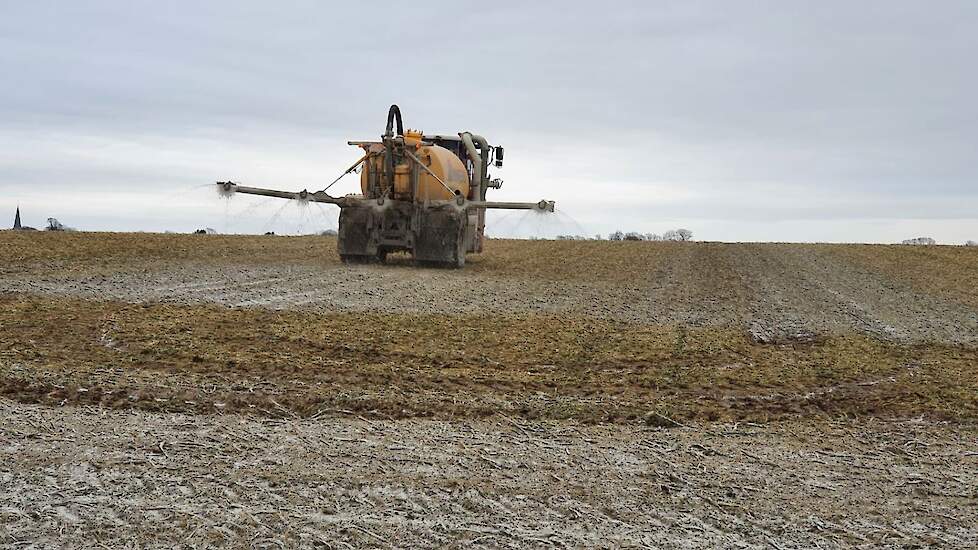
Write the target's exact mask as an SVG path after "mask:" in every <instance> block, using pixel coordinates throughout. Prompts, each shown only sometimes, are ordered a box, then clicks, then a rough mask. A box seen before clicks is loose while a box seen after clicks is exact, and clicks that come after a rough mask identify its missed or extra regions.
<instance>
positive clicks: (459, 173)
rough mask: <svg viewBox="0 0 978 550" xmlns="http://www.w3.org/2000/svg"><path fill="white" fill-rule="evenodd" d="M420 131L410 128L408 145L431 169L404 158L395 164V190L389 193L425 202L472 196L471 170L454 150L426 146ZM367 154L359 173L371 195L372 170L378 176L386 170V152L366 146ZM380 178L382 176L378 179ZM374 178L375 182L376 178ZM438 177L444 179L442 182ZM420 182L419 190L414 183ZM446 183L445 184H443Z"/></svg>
mask: <svg viewBox="0 0 978 550" xmlns="http://www.w3.org/2000/svg"><path fill="white" fill-rule="evenodd" d="M420 136H421V134H420V133H419V134H417V138H414V139H412V138H413V136H412V135H411V133H410V131H409V132H408V133H406V134H405V136H404V141H405V146H408V147H411V148H412V149H413V151H412V153H413V154H414V156H415V157H417V158H418V160H420V161H421V163H422V164H424V166H425V167H426V168H427V169H428V170H430V171H431V173H429V172H428V170H425V169H423V168H421V167H420V166H418V165H417V164H416V163H414V162H413V161H411V160H410V159H404V160H403V161H402V162H400V163H399V164H396V165H395V166H394V189H393V190H392V192H391V193H390V195H388V196H389V197H390V198H392V199H395V200H408V201H410V200H413V201H415V202H424V201H428V200H433V201H437V200H450V199H453V198H455V195H457V194H458V195H461V196H463V197H468V196H469V172H468V170H466V168H465V164H463V163H462V161H461V160H460V159H459V158H458V156H456V155H455V154H454V153H452V152H451V151H449V150H448V149H445V148H444V147H439V146H438V145H424V144H422V143H421V139H420ZM365 149H366V150H367V153H368V156H367V159H366V160H365V161H364V164H363V171H362V172H361V173H360V189H361V191H362V192H363V194H364V196H368V195H369V194H370V193H369V188H370V182H371V173H372V172H376V173H377V174H378V175H379V174H380V173H382V172H383V170H384V155H383V153H382V152H380V151H377V152H371V147H365ZM377 180H380V178H377ZM377 180H375V181H377ZM438 180H441V182H439V181H438ZM415 181H416V182H417V189H415V188H414V182H415ZM442 182H444V185H442Z"/></svg>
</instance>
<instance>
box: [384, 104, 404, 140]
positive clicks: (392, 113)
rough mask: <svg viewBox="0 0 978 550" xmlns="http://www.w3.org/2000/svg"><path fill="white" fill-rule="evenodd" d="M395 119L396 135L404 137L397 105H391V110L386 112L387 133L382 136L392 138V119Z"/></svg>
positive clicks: (399, 110)
mask: <svg viewBox="0 0 978 550" xmlns="http://www.w3.org/2000/svg"><path fill="white" fill-rule="evenodd" d="M395 117H396V118H397V135H399V136H403V135H404V124H403V123H402V122H401V109H400V107H398V106H397V105H391V110H390V111H388V112H387V131H386V132H384V135H385V136H387V137H394V135H395V134H392V133H391V131H392V130H393V129H394V118H395Z"/></svg>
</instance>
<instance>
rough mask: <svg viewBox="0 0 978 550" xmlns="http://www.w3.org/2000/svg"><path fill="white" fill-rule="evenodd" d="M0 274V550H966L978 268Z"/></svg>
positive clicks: (746, 263) (929, 255) (968, 257)
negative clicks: (460, 549) (213, 548)
mask: <svg viewBox="0 0 978 550" xmlns="http://www.w3.org/2000/svg"><path fill="white" fill-rule="evenodd" d="M0 258H3V259H4V262H3V263H0V419H2V422H0V453H2V456H0V545H4V546H10V547H22V546H30V545H31V544H34V545H36V546H42V547H43V546H74V547H94V546H99V545H100V544H101V545H105V546H109V547H118V546H134V547H137V546H138V547H142V546H154V547H173V546H179V545H184V546H187V547H204V546H208V545H215V544H217V545H232V546H264V547H295V546H303V545H305V546H326V547H337V548H347V547H359V546H371V545H374V546H392V545H393V546H403V547H411V546H429V547H433V546H446V545H462V546H466V545H475V546H489V547H500V546H504V547H528V546H604V547H621V546H652V547H657V546H666V547H674V546H679V547H717V546H723V547H730V546H748V547H755V546H757V547H765V546H767V547H805V548H809V547H813V546H821V547H849V546H865V547H876V546H885V545H889V546H930V545H938V546H949V547H972V546H974V545H976V544H978V531H976V529H975V527H974V526H975V525H978V494H976V492H975V487H976V486H978V483H976V482H978V478H976V477H975V475H976V474H975V472H976V471H978V469H976V466H978V464H976V461H978V455H976V453H978V428H976V424H975V420H976V419H978V345H976V343H978V290H976V289H978V269H976V268H975V266H978V250H974V249H967V248H964V247H889V246H858V245H851V246H849V245H787V244H743V245H737V244H716V243H609V242H527V241H524V242H518V241H492V242H490V243H489V246H488V247H487V251H486V253H485V254H484V255H482V256H479V257H473V258H471V259H470V261H469V263H468V265H467V266H466V268H465V269H463V270H460V271H446V270H432V269H417V268H414V267H412V266H411V265H410V263H409V261H408V259H407V258H394V259H393V261H392V262H391V264H390V265H374V266H345V265H343V264H341V263H339V262H338V260H337V259H336V255H335V241H333V240H331V239H324V238H283V237H217V236H177V235H126V234H62V235H58V234H49V233H37V234H34V235H29V234H14V233H10V232H3V233H0Z"/></svg>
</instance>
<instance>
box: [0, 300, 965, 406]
mask: <svg viewBox="0 0 978 550" xmlns="http://www.w3.org/2000/svg"><path fill="white" fill-rule="evenodd" d="M81 390H85V391H81ZM0 393H2V394H5V395H7V396H9V397H12V398H17V399H22V400H26V401H42V402H54V403H61V402H66V403H73V402H77V403H97V404H101V405H105V406H113V407H116V406H118V407H132V406H136V407H143V408H160V409H165V410H194V411H213V410H243V411H251V412H257V413H261V414H299V415H305V414H314V413H316V412H319V411H322V410H324V409H325V410H334V411H335V410H347V411H353V412H356V413H357V414H367V415H378V416H385V417H387V416H389V417H404V416H433V417H458V416H473V417H480V416H485V415H487V414H496V413H502V414H506V415H516V416H525V417H528V418H529V417H533V418H538V417H539V418H573V419H577V420H581V421H594V422H607V421H640V420H641V419H642V418H645V416H646V415H647V414H648V413H649V412H650V411H656V412H657V413H658V414H661V415H664V416H666V417H668V418H672V419H675V420H677V421H680V422H682V421H684V419H690V418H696V419H706V420H727V419H745V420H768V419H772V418H783V417H786V416H796V415H830V416H835V415H848V416H853V415H855V416H862V415H871V416H914V415H930V416H934V417H939V418H947V419H973V418H976V417H978V351H976V350H973V349H965V348H956V347H948V346H938V345H926V346H925V345H916V346H898V345H893V344H887V343H883V342H880V341H877V340H873V339H871V338H869V337H866V336H860V335H835V336H830V337H828V338H824V339H822V340H820V341H818V342H815V343H809V344H795V345H756V344H753V343H752V342H751V340H750V338H749V337H748V336H747V335H746V334H745V333H744V332H742V331H739V330H736V329H724V328H697V327H683V326H656V325H644V324H636V323H626V322H619V321H612V320H598V319H588V318H583V317H574V316H567V315H561V316H557V315H525V316H518V317H516V316H500V315H468V316H444V315H408V314H400V315H390V314H369V313H340V314H333V315H321V314H316V313H312V312H303V311H269V310H261V309H227V308H224V307H220V306H189V305H187V306H180V305H169V304H148V305H132V304H123V303H115V302H90V301H84V300H78V299H68V298H48V297H37V296H29V295H22V294H6V295H2V296H0Z"/></svg>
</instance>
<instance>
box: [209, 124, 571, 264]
mask: <svg viewBox="0 0 978 550" xmlns="http://www.w3.org/2000/svg"><path fill="white" fill-rule="evenodd" d="M395 130H396V133H395ZM349 144H350V145H354V146H357V147H360V148H361V149H362V150H363V156H362V157H361V158H360V160H358V161H357V162H356V163H354V164H353V165H352V166H350V167H349V168H348V169H347V170H346V171H345V172H343V174H341V175H340V176H339V177H338V178H336V179H335V180H334V181H333V182H332V183H331V184H330V185H329V186H327V187H326V188H325V189H323V190H321V191H316V192H309V191H307V190H303V191H299V192H287V191H276V190H274V189H262V188H257V187H245V186H242V185H238V184H236V183H234V182H230V181H227V182H218V183H217V185H219V186H220V190H221V191H222V192H223V193H227V194H231V193H245V194H249V195H261V196H266V197H277V198H283V199H294V200H299V201H311V202H320V203H328V204H335V205H337V206H339V207H340V220H339V222H340V223H339V236H338V239H339V241H338V249H339V253H340V258H342V259H343V261H345V262H383V261H385V259H386V257H387V254H388V253H390V252H395V251H407V252H409V253H411V254H412V256H413V257H414V260H415V261H416V262H418V263H421V264H430V265H440V266H451V267H462V266H463V265H465V254H466V253H467V252H482V247H483V241H484V239H485V227H486V210H487V209H490V208H506V209H522V210H536V211H539V212H553V211H554V202H553V201H546V200H541V201H539V202H492V201H487V200H486V192H487V191H488V190H489V189H490V188H492V189H499V188H500V187H501V186H502V181H500V180H499V179H490V176H489V165H490V164H493V165H495V166H496V167H497V168H498V167H502V165H503V148H502V147H491V146H490V145H489V143H488V142H487V141H486V139H485V138H483V137H482V136H479V135H475V134H472V133H469V132H460V133H459V134H458V135H455V136H443V135H425V134H422V133H421V132H419V131H415V130H411V129H408V130H407V131H405V130H404V126H403V123H402V121H401V111H400V109H399V108H398V107H397V105H391V108H390V111H389V112H388V114H387V129H386V131H385V132H384V135H383V136H381V141H351V142H349ZM357 170H359V171H360V190H361V192H362V194H356V195H346V196H342V197H334V196H331V195H329V194H327V191H328V190H329V188H330V187H331V186H332V185H334V184H335V183H336V182H337V181H339V180H340V178H342V177H343V176H345V175H347V174H349V173H353V172H356V171H357Z"/></svg>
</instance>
